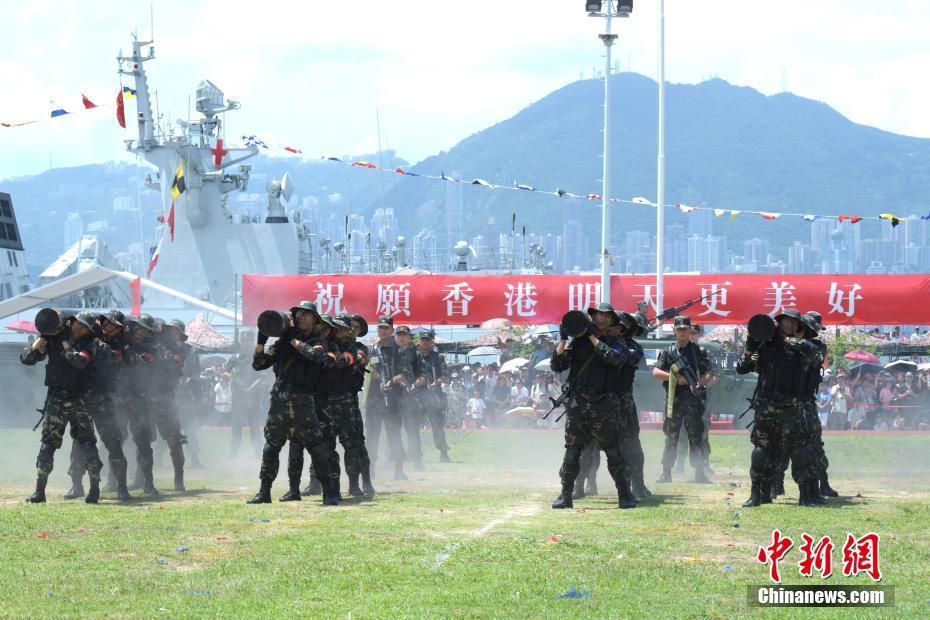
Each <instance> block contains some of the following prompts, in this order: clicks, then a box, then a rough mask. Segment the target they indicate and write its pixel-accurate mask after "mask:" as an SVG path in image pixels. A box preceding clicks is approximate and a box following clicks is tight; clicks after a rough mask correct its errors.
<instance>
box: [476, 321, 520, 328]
mask: <svg viewBox="0 0 930 620" xmlns="http://www.w3.org/2000/svg"><path fill="white" fill-rule="evenodd" d="M509 327H513V321H511V320H510V319H488V320H487V321H485V322H484V323H482V324H481V329H507V328H509Z"/></svg>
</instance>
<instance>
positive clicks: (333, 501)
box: [320, 478, 342, 506]
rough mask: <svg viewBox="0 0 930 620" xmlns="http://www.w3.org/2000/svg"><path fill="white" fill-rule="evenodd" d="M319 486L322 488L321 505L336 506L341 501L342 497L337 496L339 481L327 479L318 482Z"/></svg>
mask: <svg viewBox="0 0 930 620" xmlns="http://www.w3.org/2000/svg"><path fill="white" fill-rule="evenodd" d="M320 485H321V486H322V487H323V505H324V506H338V505H339V502H340V501H341V500H342V496H341V495H340V494H339V481H338V480H334V479H332V478H327V479H325V480H320Z"/></svg>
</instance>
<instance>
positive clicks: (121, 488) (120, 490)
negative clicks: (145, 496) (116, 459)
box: [104, 465, 132, 502]
mask: <svg viewBox="0 0 930 620" xmlns="http://www.w3.org/2000/svg"><path fill="white" fill-rule="evenodd" d="M112 474H113V478H112V479H113V480H114V486H115V487H116V499H118V500H119V501H121V502H128V501H129V500H131V499H132V496H131V495H130V494H129V489H128V488H127V486H126V467H125V465H123V466H122V467H120V468H119V470H118V471H114V472H112ZM109 486H110V485H109V483H107V487H109ZM104 490H106V489H104Z"/></svg>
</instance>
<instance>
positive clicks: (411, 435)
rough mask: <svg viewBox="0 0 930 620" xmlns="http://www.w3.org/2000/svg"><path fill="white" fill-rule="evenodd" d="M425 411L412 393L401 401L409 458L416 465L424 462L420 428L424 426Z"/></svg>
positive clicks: (402, 420)
mask: <svg viewBox="0 0 930 620" xmlns="http://www.w3.org/2000/svg"><path fill="white" fill-rule="evenodd" d="M422 414H423V409H422V408H421V407H420V405H419V404H418V403H417V401H416V400H415V399H414V397H413V393H412V392H408V393H406V394H404V395H403V396H402V397H401V399H400V422H401V426H402V427H403V429H404V434H405V435H406V436H407V456H408V457H410V460H411V461H413V462H414V463H419V462H420V461H422V460H423V448H422V446H421V445H420V427H421V426H423V418H422Z"/></svg>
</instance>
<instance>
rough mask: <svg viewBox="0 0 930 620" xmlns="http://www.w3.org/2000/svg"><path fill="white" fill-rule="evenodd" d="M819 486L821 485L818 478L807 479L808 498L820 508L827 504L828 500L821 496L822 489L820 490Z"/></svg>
mask: <svg viewBox="0 0 930 620" xmlns="http://www.w3.org/2000/svg"><path fill="white" fill-rule="evenodd" d="M818 486H819V484H818V482H817V479H816V478H813V477H811V478H808V479H807V496H808V497H809V498H810V500H811V501H812V502H814V503H815V504H817V505H818V506H823V505H824V504H826V503H827V500H826V499H825V498H824V496H823V495H821V494H820V489H819V488H818Z"/></svg>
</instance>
